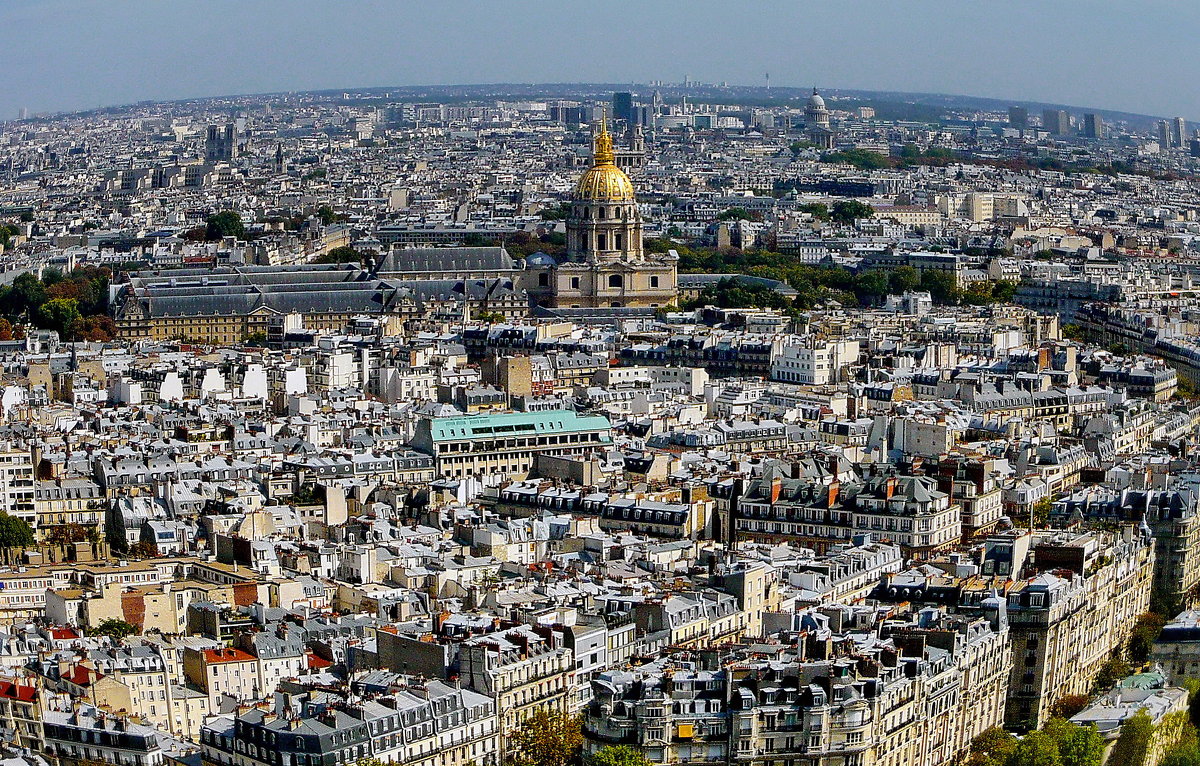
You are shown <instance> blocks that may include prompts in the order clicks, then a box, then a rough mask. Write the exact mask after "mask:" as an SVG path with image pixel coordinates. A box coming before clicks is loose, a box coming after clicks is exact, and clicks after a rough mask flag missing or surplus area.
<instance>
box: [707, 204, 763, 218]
mask: <svg viewBox="0 0 1200 766" xmlns="http://www.w3.org/2000/svg"><path fill="white" fill-rule="evenodd" d="M717 220H718V221H761V220H762V213H752V212H750V211H749V210H747V209H746V208H744V207H731V208H728V209H727V210H722V211H721V212H720V213H719V214H718V215H717Z"/></svg>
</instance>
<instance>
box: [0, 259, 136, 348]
mask: <svg viewBox="0 0 1200 766" xmlns="http://www.w3.org/2000/svg"><path fill="white" fill-rule="evenodd" d="M111 276H112V272H111V271H110V270H109V269H108V268H107V267H99V268H97V267H94V266H85V267H81V268H77V269H75V270H73V271H72V272H71V273H69V274H63V273H62V272H61V271H59V270H57V269H46V270H45V271H43V272H42V277H41V279H38V277H37V276H35V275H34V274H32V273H28V272H27V273H24V274H20V275H18V276H17V278H16V279H14V280H13V282H12V284H10V285H6V286H4V287H0V341H2V340H12V339H14V338H16V337H19V336H20V334H21V333H20V330H19V329H17V326H18V325H19V324H21V323H30V324H32V325H33V326H35V327H38V328H41V329H45V330H55V331H57V332H58V334H59V336H60V337H62V338H63V339H64V340H87V341H107V340H111V339H112V338H113V336H114V335H115V334H116V326H115V325H114V324H113V321H112V319H110V318H109V316H108V283H109V279H110V278H111Z"/></svg>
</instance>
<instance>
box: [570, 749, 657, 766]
mask: <svg viewBox="0 0 1200 766" xmlns="http://www.w3.org/2000/svg"><path fill="white" fill-rule="evenodd" d="M583 761H584V764H585V766H650V759H649V758H647V757H646V754H645V753H644V752H642V751H641V750H639V749H638V748H636V747H632V746H630V745H606V746H604V747H602V748H600V749H599V750H597V751H596V752H594V753H592V754H591V755H589V756H587V757H586V758H584V759H583Z"/></svg>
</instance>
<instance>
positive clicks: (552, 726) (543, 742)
mask: <svg viewBox="0 0 1200 766" xmlns="http://www.w3.org/2000/svg"><path fill="white" fill-rule="evenodd" d="M508 741H509V754H508V763H509V764H510V766H568V764H572V763H575V761H576V760H577V759H578V758H579V753H580V750H582V748H583V732H582V727H581V725H580V720H579V716H574V715H567V714H566V713H563V712H562V711H559V710H551V711H547V710H538V711H536V712H534V713H533V714H532V715H530V716H528V717H527V718H526V719H525V720H523V721H521V723H520V724H519V725H518V726H517V727H516V729H514V730H513V731H512V732H511V733H510V734H509V737H508Z"/></svg>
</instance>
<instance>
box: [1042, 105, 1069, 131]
mask: <svg viewBox="0 0 1200 766" xmlns="http://www.w3.org/2000/svg"><path fill="white" fill-rule="evenodd" d="M1042 128H1043V129H1045V130H1047V131H1049V132H1050V133H1053V134H1054V135H1056V136H1066V135H1069V134H1070V132H1071V115H1069V114H1067V113H1066V111H1064V110H1062V109H1046V110H1043V111H1042Z"/></svg>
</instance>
